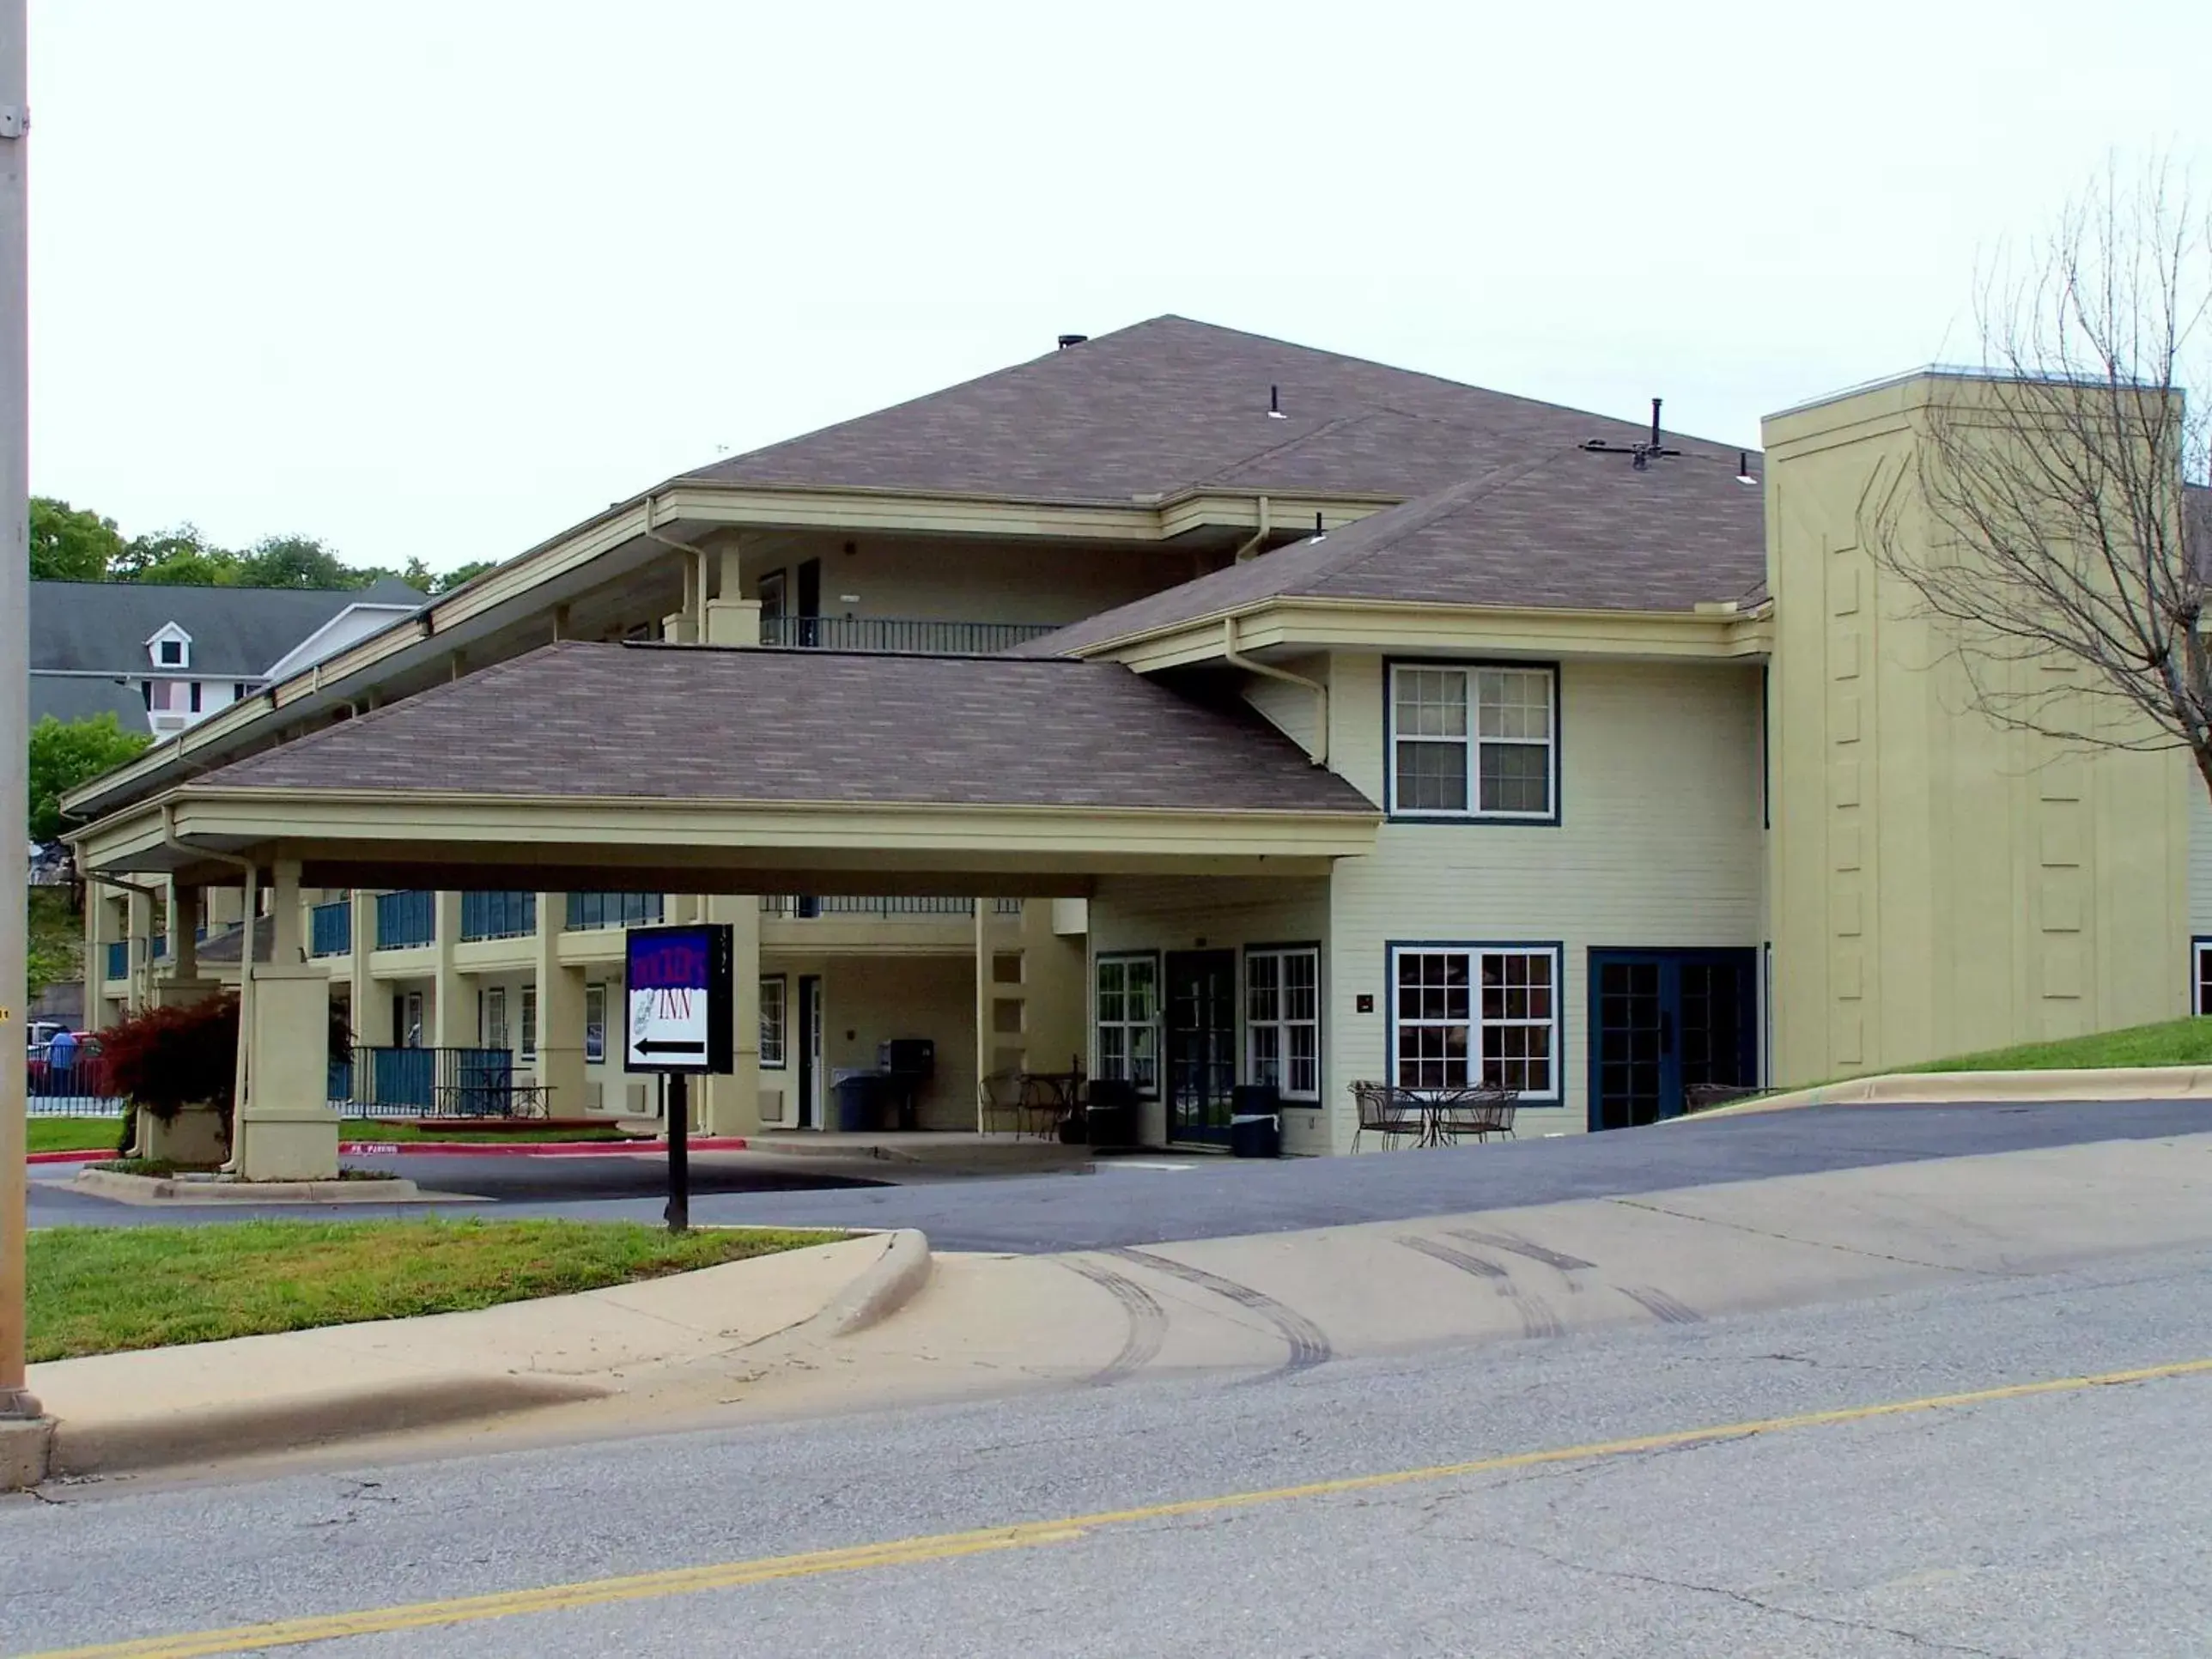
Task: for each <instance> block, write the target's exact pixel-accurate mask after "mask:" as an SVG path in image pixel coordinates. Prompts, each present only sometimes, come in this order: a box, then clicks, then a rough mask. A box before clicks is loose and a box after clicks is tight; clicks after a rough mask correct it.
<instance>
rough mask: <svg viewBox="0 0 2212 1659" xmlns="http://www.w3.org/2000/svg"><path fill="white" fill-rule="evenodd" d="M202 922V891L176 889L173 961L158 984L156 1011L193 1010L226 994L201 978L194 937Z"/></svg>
mask: <svg viewBox="0 0 2212 1659" xmlns="http://www.w3.org/2000/svg"><path fill="white" fill-rule="evenodd" d="M199 920H200V890H199V889H198V888H197V887H184V886H174V887H172V888H171V889H170V890H169V960H168V964H167V969H165V971H164V972H162V973H161V975H160V976H159V977H157V978H156V979H155V981H154V984H153V990H152V1001H153V1006H155V1007H156V1008H189V1007H191V1006H193V1005H194V1004H195V1003H200V1002H205V1001H206V1000H208V999H209V998H210V997H212V996H217V995H220V994H222V985H221V984H220V983H219V982H218V981H215V980H211V979H202V978H201V977H200V959H199V945H198V941H197V939H194V937H193V934H194V933H195V931H196V930H197V928H198V927H199Z"/></svg>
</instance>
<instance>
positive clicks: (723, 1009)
mask: <svg viewBox="0 0 2212 1659" xmlns="http://www.w3.org/2000/svg"><path fill="white" fill-rule="evenodd" d="M623 944H624V951H623V959H624V967H625V972H624V979H623V982H624V987H625V989H626V991H627V993H628V995H629V1009H628V1011H627V1012H628V1018H625V1019H624V1020H623V1071H625V1072H629V1073H640V1072H643V1073H652V1074H656V1075H659V1076H661V1077H665V1078H666V1079H668V1231H670V1232H671V1233H680V1232H684V1231H688V1230H689V1229H690V1225H691V1160H690V1146H689V1144H688V1142H689V1137H690V1131H691V1102H690V1092H691V1091H690V1079H692V1078H694V1077H703V1076H708V1075H710V1074H711V1075H714V1076H721V1077H726V1076H727V1075H729V1073H730V1070H731V1060H732V1042H731V1038H732V1031H731V1029H730V1009H731V1003H732V996H733V994H734V989H735V987H733V985H732V978H731V963H732V945H731V939H730V926H729V924H728V923H727V922H711V923H700V924H698V925H696V926H691V927H633V928H631V929H629V932H628V933H627V934H626V935H625V936H624V939H623Z"/></svg>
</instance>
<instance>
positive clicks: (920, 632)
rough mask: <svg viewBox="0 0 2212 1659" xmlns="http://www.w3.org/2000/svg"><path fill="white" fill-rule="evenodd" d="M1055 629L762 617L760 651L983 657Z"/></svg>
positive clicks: (1053, 625) (926, 620) (900, 619)
mask: <svg viewBox="0 0 2212 1659" xmlns="http://www.w3.org/2000/svg"><path fill="white" fill-rule="evenodd" d="M1061 626H1062V624H1060V623H994V622H953V621H939V620H935V619H933V618H929V617H762V618H761V643H762V644H763V645H784V646H799V647H806V648H811V649H814V650H821V651H879V652H886V653H905V654H908V655H940V656H963V657H987V656H990V655H992V654H993V653H996V652H1000V651H1006V650H1011V649H1012V647H1015V646H1018V645H1020V644H1022V643H1024V641H1029V640H1034V639H1036V638H1038V637H1040V636H1041V635H1046V634H1051V633H1054V632H1056V631H1058V629H1060V627H1061Z"/></svg>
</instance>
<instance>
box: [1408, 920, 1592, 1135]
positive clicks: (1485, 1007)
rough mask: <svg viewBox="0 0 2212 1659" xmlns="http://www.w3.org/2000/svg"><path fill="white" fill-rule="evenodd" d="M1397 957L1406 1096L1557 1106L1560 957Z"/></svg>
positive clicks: (1520, 951)
mask: <svg viewBox="0 0 2212 1659" xmlns="http://www.w3.org/2000/svg"><path fill="white" fill-rule="evenodd" d="M1393 957H1394V960H1393V975H1394V980H1395V1000H1394V1002H1393V1009H1392V1012H1393V1021H1392V1027H1393V1035H1392V1051H1393V1066H1394V1070H1395V1080H1396V1081H1397V1083H1398V1084H1399V1085H1400V1086H1401V1087H1402V1088H1408V1089H1464V1088H1473V1087H1477V1086H1480V1087H1483V1088H1491V1089H1511V1090H1513V1091H1516V1092H1517V1093H1519V1094H1521V1095H1522V1096H1524V1097H1529V1098H1533V1099H1556V1098H1557V1097H1558V1096H1559V952H1558V951H1556V950H1554V949H1553V948H1551V947H1550V946H1544V947H1541V948H1515V947H1510V946H1507V947H1489V948H1477V947H1455V946H1428V945H1423V946H1408V947H1403V948H1401V949H1399V950H1397V951H1395V952H1394V953H1393Z"/></svg>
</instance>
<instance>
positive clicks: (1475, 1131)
mask: <svg viewBox="0 0 2212 1659" xmlns="http://www.w3.org/2000/svg"><path fill="white" fill-rule="evenodd" d="M1520 1103H1521V1097H1520V1096H1519V1095H1518V1094H1516V1093H1515V1092H1514V1091H1512V1090H1510V1089H1466V1090H1462V1091H1458V1092H1457V1093H1455V1094H1454V1095H1452V1096H1451V1097H1449V1098H1448V1099H1446V1100H1444V1101H1443V1102H1442V1103H1440V1104H1439V1106H1438V1109H1437V1135H1438V1138H1439V1139H1443V1140H1448V1141H1450V1142H1452V1143H1453V1144H1454V1145H1457V1144H1458V1143H1459V1142H1460V1141H1461V1140H1463V1139H1464V1140H1487V1139H1490V1137H1491V1136H1492V1135H1503V1136H1504V1138H1505V1139H1508V1140H1511V1139H1514V1138H1515V1137H1514V1133H1513V1114H1514V1112H1515V1111H1516V1109H1518V1107H1519V1105H1520Z"/></svg>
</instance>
